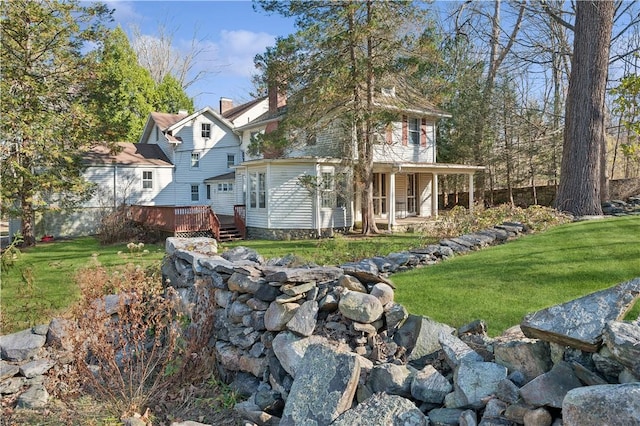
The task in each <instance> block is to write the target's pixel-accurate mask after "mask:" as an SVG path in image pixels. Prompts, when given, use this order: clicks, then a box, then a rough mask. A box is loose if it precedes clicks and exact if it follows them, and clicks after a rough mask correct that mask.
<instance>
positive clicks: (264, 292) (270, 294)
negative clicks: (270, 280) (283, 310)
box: [253, 284, 280, 302]
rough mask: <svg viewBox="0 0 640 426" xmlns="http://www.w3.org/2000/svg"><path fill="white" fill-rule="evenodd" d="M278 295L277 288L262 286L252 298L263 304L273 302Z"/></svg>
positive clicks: (278, 290)
mask: <svg viewBox="0 0 640 426" xmlns="http://www.w3.org/2000/svg"><path fill="white" fill-rule="evenodd" d="M279 295H280V289H279V288H278V287H274V286H271V285H269V284H263V285H261V286H260V288H258V290H256V292H255V293H254V294H253V296H254V297H255V298H257V299H260V300H263V301H265V302H273V301H274V300H276V298H277V297H278V296H279Z"/></svg>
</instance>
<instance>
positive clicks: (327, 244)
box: [221, 233, 436, 266]
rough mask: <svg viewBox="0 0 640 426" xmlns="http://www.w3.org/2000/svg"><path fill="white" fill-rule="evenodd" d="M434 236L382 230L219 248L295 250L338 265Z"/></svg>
mask: <svg viewBox="0 0 640 426" xmlns="http://www.w3.org/2000/svg"><path fill="white" fill-rule="evenodd" d="M434 241H436V240H435V239H427V238H425V237H424V236H423V235H422V234H419V233H404V234H381V235H377V236H375V237H364V236H362V235H359V234H354V235H348V236H343V235H340V234H337V235H336V236H335V237H334V238H325V239H320V240H294V241H267V240H245V241H235V242H232V243H223V244H222V245H221V249H222V250H225V249H229V248H233V247H237V246H245V247H249V248H252V249H254V250H256V251H257V252H258V253H260V255H262V256H263V257H265V258H266V259H273V258H280V257H284V256H286V255H288V254H294V255H295V256H297V257H298V258H301V259H303V260H306V261H310V262H314V263H316V264H318V265H331V266H335V265H340V264H342V263H345V262H350V261H355V260H360V259H364V258H366V257H373V256H377V255H386V254H389V253H392V252H396V251H403V250H408V249H410V248H416V247H422V246H425V245H427V244H429V243H431V242H434Z"/></svg>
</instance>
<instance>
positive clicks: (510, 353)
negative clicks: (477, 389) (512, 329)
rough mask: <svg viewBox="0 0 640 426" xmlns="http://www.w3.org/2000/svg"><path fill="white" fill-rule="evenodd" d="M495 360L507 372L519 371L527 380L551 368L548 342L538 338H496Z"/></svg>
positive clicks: (494, 346) (494, 347)
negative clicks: (505, 368)
mask: <svg viewBox="0 0 640 426" xmlns="http://www.w3.org/2000/svg"><path fill="white" fill-rule="evenodd" d="M493 353H494V355H495V362H496V363H498V364H500V365H504V366H505V367H507V369H508V370H509V373H512V372H514V371H520V372H521V373H522V374H523V375H524V377H525V380H526V381H527V382H529V381H531V380H533V379H535V378H536V377H538V376H539V375H541V374H544V373H546V372H547V371H549V370H551V367H553V363H552V362H551V354H550V351H549V343H548V342H545V341H542V340H538V339H527V338H520V339H511V338H509V337H503V338H500V337H499V338H497V339H495V341H494V344H493Z"/></svg>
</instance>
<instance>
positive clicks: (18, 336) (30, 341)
mask: <svg viewBox="0 0 640 426" xmlns="http://www.w3.org/2000/svg"><path fill="white" fill-rule="evenodd" d="M46 340H47V338H46V337H45V336H42V335H40V334H33V333H32V332H31V330H30V329H29V330H23V331H19V332H17V333H13V334H7V335H5V336H0V355H1V356H2V359H4V360H8V361H25V360H28V359H31V358H33V357H34V356H35V355H36V354H37V353H38V351H39V350H40V348H42V347H43V346H44V343H45V342H46Z"/></svg>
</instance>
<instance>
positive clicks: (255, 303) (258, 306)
mask: <svg viewBox="0 0 640 426" xmlns="http://www.w3.org/2000/svg"><path fill="white" fill-rule="evenodd" d="M246 303H247V306H248V307H250V308H251V309H253V310H254V311H266V310H267V308H268V307H269V302H265V301H264V300H260V299H257V298H255V297H252V298H251V299H249V300H247V302H246Z"/></svg>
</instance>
